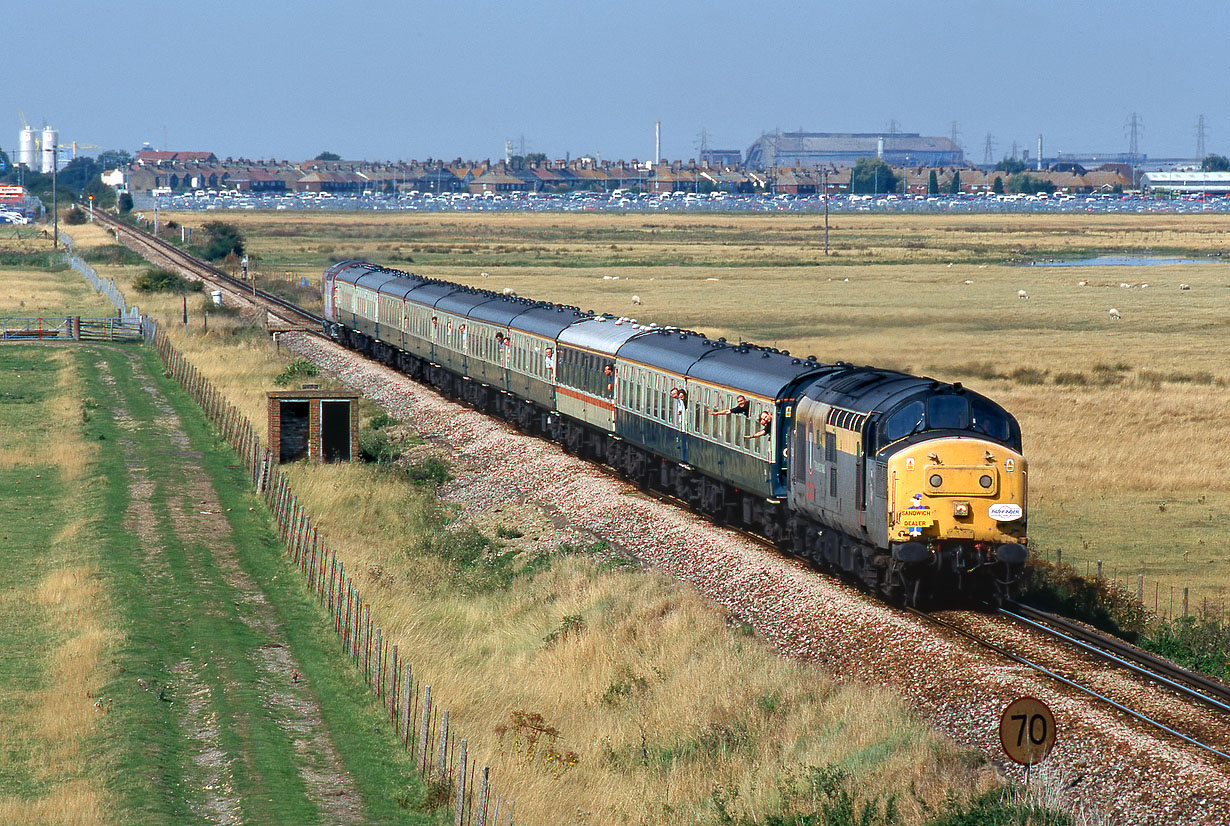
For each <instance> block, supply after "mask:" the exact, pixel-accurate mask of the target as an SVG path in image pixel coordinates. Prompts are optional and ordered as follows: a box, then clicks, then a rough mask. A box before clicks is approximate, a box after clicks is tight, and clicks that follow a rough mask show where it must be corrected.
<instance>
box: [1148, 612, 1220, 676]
mask: <svg viewBox="0 0 1230 826" xmlns="http://www.w3.org/2000/svg"><path fill="white" fill-rule="evenodd" d="M1141 646H1142V647H1144V648H1146V649H1148V650H1149V651H1152V652H1153V653H1155V654H1158V655H1160V656H1163V657H1166V658H1167V659H1170V660H1174V661H1175V662H1176V663H1178V664H1179V665H1181V666H1183V667H1185V668H1191V669H1194V670H1196V671H1199V672H1201V673H1202V674H1208V675H1210V676H1212V677H1217V678H1218V679H1221V680H1230V623H1227V622H1225V621H1224V620H1222V619H1221V618H1220V617H1215V616H1213V615H1212V614H1204V615H1201V616H1198V617H1176V618H1175V619H1172V620H1164V621H1162V622H1160V623H1158V624H1157V626H1156V627H1155V628H1154V629H1153V630H1152V631H1151V632H1150V633H1149V634H1148V635H1147V636H1146V637H1145V638H1144V639H1142V640H1141Z"/></svg>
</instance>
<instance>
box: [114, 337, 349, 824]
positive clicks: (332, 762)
mask: <svg viewBox="0 0 1230 826" xmlns="http://www.w3.org/2000/svg"><path fill="white" fill-rule="evenodd" d="M149 363H150V362H149V361H148V360H147V359H145V358H143V357H142V356H141V354H140V353H139V352H137V351H135V350H118V349H115V350H108V351H106V352H103V353H102V354H101V355H100V357H99V358H98V360H97V361H96V362H95V364H94V367H95V368H96V370H97V371H98V376H99V383H100V387H99V388H98V391H99V392H100V395H101V396H102V398H100V399H99V401H100V402H102V405H103V407H105V408H107V409H110V410H111V411H112V415H113V416H114V420H115V422H116V424H117V425H118V426H119V431H120V433H121V436H120V438H119V440H118V444H112V445H110V446H108V447H107V448H105V449H107V450H113V451H119V452H120V454H121V455H122V457H123V460H124V464H125V465H126V467H127V478H126V479H125V480H123V483H124V484H125V485H126V488H127V494H128V506H127V511H126V514H125V517H124V522H123V528H124V530H125V532H126V533H127V534H128V535H129V536H130V537H131V543H130V548H131V554H132V563H131V564H132V566H133V571H132V573H133V575H134V578H135V579H136V580H138V581H139V582H140V583H141V587H140V589H139V592H138V593H132V594H128V595H127V596H128V598H129V599H130V611H131V612H132V613H133V615H134V616H135V617H136V624H135V628H134V634H133V637H132V639H131V645H130V649H133V648H136V649H137V666H136V667H135V668H134V669H133V670H136V671H139V672H140V673H129V674H126V675H125V677H124V679H131V680H133V681H135V682H136V683H137V685H138V686H139V687H140V689H141V692H140V693H139V694H138V700H139V701H140V702H143V703H144V704H145V705H146V706H147V707H143V708H138V709H134V710H133V714H134V717H135V718H136V719H138V720H142V721H147V723H148V724H150V725H152V726H153V727H154V730H155V731H156V732H157V734H156V735H155V736H154V737H152V738H151V742H150V743H149V744H148V750H147V753H146V755H145V757H146V759H145V760H144V761H143V763H144V766H143V769H142V773H143V777H142V778H141V779H140V780H139V781H137V782H138V785H139V786H140V787H143V788H145V789H147V790H150V791H152V793H153V795H154V799H147V800H144V801H140V802H139V803H138V804H137V806H138V808H142V809H145V810H146V811H147V812H148V813H149V814H150V815H153V816H154V819H155V820H158V819H160V818H158V817H157V813H162V814H163V815H164V816H165V815H171V816H172V817H173V818H175V819H176V821H177V822H178V818H180V817H186V818H187V819H188V820H191V821H193V822H202V823H210V824H241V823H253V824H272V823H282V822H286V823H295V824H300V823H317V822H319V823H328V824H346V823H361V822H365V821H366V819H367V817H366V815H367V812H366V808H365V806H364V802H363V800H362V799H361V795H360V793H359V791H358V789H357V788H356V785H355V782H354V780H353V778H352V777H351V776H350V775H349V774H348V772H347V771H346V769H345V767H344V765H343V763H342V759H341V756H340V754H339V751H338V748H337V746H336V744H335V743H334V739H333V737H332V736H331V734H330V732H329V730H328V728H327V726H326V725H325V723H324V721H323V719H322V712H321V707H320V703H319V700H318V698H317V697H316V695H315V693H314V691H313V688H312V685H311V681H310V680H309V679H308V678H307V675H306V673H305V670H304V668H303V667H302V665H301V664H300V662H299V660H298V659H297V658H296V656H295V653H294V652H293V651H292V650H291V647H290V644H289V642H288V639H287V634H286V633H285V629H284V627H283V624H282V619H281V618H280V616H279V615H278V612H277V610H276V608H275V607H274V606H273V605H272V604H271V602H270V600H269V599H268V597H267V594H266V593H265V592H264V591H263V590H262V588H261V587H260V586H259V584H258V583H257V581H256V580H255V579H254V578H253V576H252V574H251V573H250V572H249V571H248V570H246V569H245V567H244V565H243V562H242V558H241V555H240V554H239V553H237V550H236V547H235V541H236V538H235V536H234V531H233V527H232V523H231V521H230V520H229V519H228V516H227V513H226V509H225V508H224V507H223V506H222V505H221V503H220V499H219V494H218V491H217V490H216V489H215V487H214V482H213V481H212V479H211V478H210V476H209V475H208V473H207V472H206V471H205V470H204V469H203V467H202V459H203V454H202V453H201V451H200V450H198V449H197V447H196V446H195V445H194V443H193V440H192V439H190V437H189V435H188V434H187V433H186V432H185V428H184V426H183V422H182V421H181V420H180V418H179V416H178V415H177V413H176V411H175V409H174V407H173V406H172V404H171V402H170V400H169V399H168V398H167V396H166V395H165V394H164V393H163V392H162V391H161V390H160V389H159V387H158V384H159V383H158V382H156V381H154V379H153V377H152V376H151V375H150V373H149V370H148V366H149ZM198 438H199V437H198ZM143 623H148V626H145V625H143ZM147 635H148V636H149V638H148V639H147V638H146V636H147ZM159 636H161V638H158V637H159ZM138 647H139V648H138ZM139 704H140V703H139Z"/></svg>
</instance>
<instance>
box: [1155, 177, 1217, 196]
mask: <svg viewBox="0 0 1230 826" xmlns="http://www.w3.org/2000/svg"><path fill="white" fill-rule="evenodd" d="M1140 189H1141V191H1143V192H1149V193H1155V194H1158V195H1161V194H1169V195H1230V172H1146V173H1144V174H1143V175H1141V176H1140Z"/></svg>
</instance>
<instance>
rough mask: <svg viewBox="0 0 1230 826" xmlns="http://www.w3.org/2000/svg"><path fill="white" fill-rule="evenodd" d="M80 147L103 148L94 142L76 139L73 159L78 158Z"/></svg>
mask: <svg viewBox="0 0 1230 826" xmlns="http://www.w3.org/2000/svg"><path fill="white" fill-rule="evenodd" d="M78 149H102V147H101V146H97V145H95V144H92V143H77V142H76V141H73V160H76V159H77V150H78Z"/></svg>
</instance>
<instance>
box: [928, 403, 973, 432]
mask: <svg viewBox="0 0 1230 826" xmlns="http://www.w3.org/2000/svg"><path fill="white" fill-rule="evenodd" d="M927 426H928V428H929V429H931V430H966V429H968V428H969V402H968V401H967V400H966V399H965V397H964V396H932V397H931V398H929V399H927Z"/></svg>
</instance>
